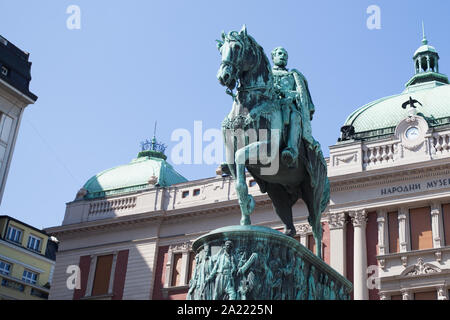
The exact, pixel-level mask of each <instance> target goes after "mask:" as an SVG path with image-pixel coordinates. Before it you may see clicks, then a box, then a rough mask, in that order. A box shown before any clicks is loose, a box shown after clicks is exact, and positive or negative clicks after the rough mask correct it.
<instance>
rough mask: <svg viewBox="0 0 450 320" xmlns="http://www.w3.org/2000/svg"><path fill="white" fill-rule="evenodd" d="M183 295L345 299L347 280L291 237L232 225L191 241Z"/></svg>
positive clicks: (196, 296) (246, 298)
mask: <svg viewBox="0 0 450 320" xmlns="http://www.w3.org/2000/svg"><path fill="white" fill-rule="evenodd" d="M193 250H194V251H195V252H196V253H197V255H196V259H195V262H196V264H195V269H194V273H193V276H192V279H191V282H190V287H189V292H188V296H187V299H188V300H348V299H349V298H350V296H349V294H350V292H351V290H352V285H351V283H350V282H349V281H348V280H347V279H345V278H344V277H343V276H341V275H340V274H339V273H338V272H336V271H335V270H333V269H332V268H331V267H330V266H328V265H327V264H326V263H325V262H323V261H322V260H321V259H319V258H318V257H316V256H315V255H314V254H313V253H312V252H311V251H309V250H308V249H306V248H305V247H304V246H302V245H301V244H300V243H299V242H298V241H296V240H295V239H293V238H292V237H288V236H286V235H284V234H282V233H281V232H279V231H276V230H273V229H270V228H266V227H258V226H231V227H225V228H221V229H217V230H214V231H212V232H210V233H208V234H207V235H205V236H203V237H201V238H200V239H198V240H196V241H195V242H194V244H193Z"/></svg>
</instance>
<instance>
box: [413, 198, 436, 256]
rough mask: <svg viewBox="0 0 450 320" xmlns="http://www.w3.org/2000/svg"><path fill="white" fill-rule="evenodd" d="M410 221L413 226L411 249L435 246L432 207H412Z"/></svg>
mask: <svg viewBox="0 0 450 320" xmlns="http://www.w3.org/2000/svg"><path fill="white" fill-rule="evenodd" d="M409 223H410V228H411V250H424V249H431V248H433V234H432V232H431V210H430V207H424V208H415V209H410V210H409Z"/></svg>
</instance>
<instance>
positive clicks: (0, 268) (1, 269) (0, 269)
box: [0, 261, 11, 275]
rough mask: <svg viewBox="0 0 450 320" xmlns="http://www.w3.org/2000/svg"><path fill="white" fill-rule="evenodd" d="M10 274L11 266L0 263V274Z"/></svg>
mask: <svg viewBox="0 0 450 320" xmlns="http://www.w3.org/2000/svg"><path fill="white" fill-rule="evenodd" d="M10 272H11V265H10V264H9V263H6V262H3V261H0V274H5V275H9V273H10Z"/></svg>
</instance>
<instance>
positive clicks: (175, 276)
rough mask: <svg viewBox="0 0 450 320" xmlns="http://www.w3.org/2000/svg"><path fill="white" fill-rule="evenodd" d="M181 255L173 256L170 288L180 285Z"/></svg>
mask: <svg viewBox="0 0 450 320" xmlns="http://www.w3.org/2000/svg"><path fill="white" fill-rule="evenodd" d="M182 257H183V255H182V254H181V253H176V254H174V255H173V271H172V286H179V285H180V284H181V261H182Z"/></svg>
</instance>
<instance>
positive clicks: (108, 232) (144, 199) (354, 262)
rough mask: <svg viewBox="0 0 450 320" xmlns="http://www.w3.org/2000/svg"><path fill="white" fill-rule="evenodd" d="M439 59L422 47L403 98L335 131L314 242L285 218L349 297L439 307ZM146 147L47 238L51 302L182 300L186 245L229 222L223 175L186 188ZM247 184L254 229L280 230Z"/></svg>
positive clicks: (446, 89) (444, 99)
mask: <svg viewBox="0 0 450 320" xmlns="http://www.w3.org/2000/svg"><path fill="white" fill-rule="evenodd" d="M438 61H439V55H438V53H437V51H436V50H435V48H434V47H432V46H430V45H428V42H427V40H426V39H423V41H422V46H421V47H420V48H419V49H418V50H417V51H416V52H415V53H414V56H413V63H414V69H415V74H414V75H413V77H412V78H411V79H410V80H409V81H408V82H407V83H406V88H405V90H404V91H403V92H402V93H400V94H397V95H393V96H390V97H385V98H382V99H379V100H377V101H374V102H371V103H369V104H367V105H364V106H362V107H361V108H359V109H357V110H356V111H354V112H353V113H352V114H351V115H350V116H349V117H348V118H347V120H346V121H345V124H344V126H343V127H342V129H341V131H342V132H341V136H340V138H339V141H338V142H337V143H336V144H335V145H333V146H331V147H330V150H329V154H330V156H329V158H328V159H327V163H328V176H329V180H330V185H331V196H330V203H329V206H328V208H327V209H326V211H325V212H324V214H323V216H322V224H323V229H324V234H323V241H322V243H320V244H316V243H314V238H313V237H312V231H311V228H310V227H309V224H308V222H307V216H308V211H307V209H306V207H305V205H304V204H303V202H302V201H299V202H298V203H297V204H296V205H295V206H294V208H293V209H294V222H295V226H296V230H297V237H296V238H297V239H298V241H300V242H301V243H302V244H303V245H304V246H306V247H307V248H309V249H310V250H313V249H314V247H315V246H316V245H320V246H322V248H323V256H324V261H325V262H326V263H328V264H329V265H331V266H332V267H333V268H334V269H336V270H337V271H338V272H339V273H341V274H342V275H344V276H345V277H347V278H348V279H349V280H350V281H351V282H352V283H353V286H354V290H353V294H352V297H353V298H354V299H381V300H401V299H403V300H424V299H434V300H436V299H448V295H449V289H450V161H449V160H450V85H449V81H448V78H447V76H445V75H444V74H441V73H440V72H439V63H438ZM343 120H344V119H343ZM336 135H337V134H336ZM156 146H157V144H156V143H155V141H153V147H152V148H150V150H147V151H142V152H140V153H139V155H138V157H137V158H136V159H134V160H132V161H131V162H130V163H128V164H125V165H121V166H118V167H115V168H112V169H109V170H106V171H104V172H101V173H99V174H97V175H95V176H94V177H92V178H91V179H90V180H88V181H87V182H86V184H85V185H84V186H83V188H81V190H80V191H79V192H78V193H77V195H76V198H75V200H74V201H72V202H69V203H67V208H66V213H65V216H64V221H63V222H62V225H61V226H56V227H51V228H48V229H46V232H47V233H48V234H49V235H53V236H55V237H56V238H58V240H59V241H60V244H59V250H58V252H57V256H56V266H55V271H54V275H53V283H52V285H51V290H50V296H49V298H50V299H185V297H186V294H187V290H188V284H189V280H190V278H191V276H192V273H193V268H194V263H195V260H194V254H193V252H192V249H191V244H192V242H193V241H194V240H195V239H196V238H198V237H199V236H201V235H204V234H206V233H208V232H209V231H211V230H214V229H216V228H220V227H223V226H227V225H237V224H239V220H240V209H239V205H238V202H237V198H236V192H235V188H234V182H233V180H231V179H230V177H229V176H224V175H222V174H221V172H220V170H219V171H218V172H217V175H216V176H215V177H212V178H206V179H201V180H195V181H187V180H186V179H185V178H184V177H183V176H181V175H180V174H179V173H178V172H177V171H176V170H175V169H174V168H173V167H172V166H171V165H170V164H169V163H168V162H167V161H166V157H165V155H164V154H163V152H160V150H159V151H158V148H156ZM247 182H248V186H249V190H250V192H251V194H252V195H253V196H254V197H255V200H256V208H255V212H254V213H253V214H252V222H253V224H255V225H260V226H267V227H271V228H274V229H278V230H282V224H281V222H280V221H279V219H278V217H277V215H276V214H275V213H274V212H273V209H272V204H271V201H270V199H269V197H268V196H267V194H262V193H260V192H259V188H258V186H257V184H256V183H255V181H254V180H252V178H251V177H250V176H249V177H248V179H247ZM72 266H77V267H79V271H80V277H79V280H80V281H79V282H78V283H76V281H75V284H76V285H77V286H76V287H77V288H75V289H73V286H70V285H68V282H70V281H68V280H70V279H69V277H71V275H72V273H71V272H70V271H69V272H68V268H69V270H73V267H72Z"/></svg>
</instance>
